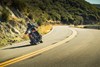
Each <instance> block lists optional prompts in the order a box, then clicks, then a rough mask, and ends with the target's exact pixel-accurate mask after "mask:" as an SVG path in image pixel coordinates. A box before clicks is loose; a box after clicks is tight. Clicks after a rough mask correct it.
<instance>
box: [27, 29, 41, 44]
mask: <svg viewBox="0 0 100 67" xmlns="http://www.w3.org/2000/svg"><path fill="white" fill-rule="evenodd" d="M29 38H30V40H31V41H30V44H31V45H37V44H39V43H43V41H42V35H40V34H39V33H38V32H37V31H36V30H35V29H33V30H32V31H31V33H30V34H29Z"/></svg>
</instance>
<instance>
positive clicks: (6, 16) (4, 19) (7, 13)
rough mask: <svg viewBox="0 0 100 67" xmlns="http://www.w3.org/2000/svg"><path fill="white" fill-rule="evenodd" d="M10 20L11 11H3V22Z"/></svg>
mask: <svg viewBox="0 0 100 67" xmlns="http://www.w3.org/2000/svg"><path fill="white" fill-rule="evenodd" d="M8 19H9V11H8V10H6V9H3V10H2V14H1V20H2V21H3V22H4V21H8Z"/></svg>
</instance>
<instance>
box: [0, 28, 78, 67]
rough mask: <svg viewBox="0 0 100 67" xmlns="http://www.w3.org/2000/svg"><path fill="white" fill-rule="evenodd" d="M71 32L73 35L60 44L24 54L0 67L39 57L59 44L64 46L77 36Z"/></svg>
mask: <svg viewBox="0 0 100 67" xmlns="http://www.w3.org/2000/svg"><path fill="white" fill-rule="evenodd" d="M71 30H72V32H73V33H72V34H71V36H69V37H68V38H66V39H65V40H63V41H60V42H58V43H56V44H54V45H50V46H48V47H45V48H42V49H40V50H37V51H34V52H31V53H29V54H26V55H23V56H20V57H17V58H14V59H11V60H8V61H5V62H2V63H0V67H5V66H8V65H11V64H14V63H16V62H19V61H22V60H25V59H28V58H30V57H34V56H36V55H39V54H41V53H43V52H45V51H48V50H50V49H52V48H54V47H57V46H59V45H61V44H64V43H65V42H67V41H70V40H71V39H73V38H74V37H75V36H76V35H77V32H76V31H75V30H73V29H71Z"/></svg>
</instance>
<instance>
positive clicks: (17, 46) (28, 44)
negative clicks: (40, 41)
mask: <svg viewBox="0 0 100 67" xmlns="http://www.w3.org/2000/svg"><path fill="white" fill-rule="evenodd" d="M28 46H33V45H30V44H28V45H22V46H16V47H9V48H5V49H3V50H7V49H16V48H22V47H28Z"/></svg>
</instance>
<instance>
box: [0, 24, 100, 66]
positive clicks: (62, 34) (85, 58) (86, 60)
mask: <svg viewBox="0 0 100 67" xmlns="http://www.w3.org/2000/svg"><path fill="white" fill-rule="evenodd" d="M72 29H74V30H76V31H77V32H78V34H77V36H76V37H75V38H73V39H72V40H70V41H69V42H65V43H64V44H61V45H59V46H57V47H55V48H53V49H50V50H48V51H46V52H43V53H41V54H39V55H37V56H35V57H30V58H28V59H26V60H24V61H20V62H17V63H14V64H11V65H8V66H7V67H100V30H94V29H77V28H72ZM71 34H72V31H71V30H70V29H69V27H66V26H57V27H54V29H53V30H52V31H51V32H50V33H49V34H47V35H45V36H44V37H43V41H44V43H43V44H39V45H36V46H29V45H27V44H28V42H23V43H19V44H14V45H12V46H7V47H5V48H2V49H0V62H3V61H6V60H9V59H12V58H15V57H18V56H21V55H24V54H27V53H29V52H33V51H36V50H39V49H41V48H44V47H47V46H49V45H53V44H55V43H57V42H59V41H62V40H64V39H66V38H68V36H70V35H71ZM21 44H24V45H21Z"/></svg>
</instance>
